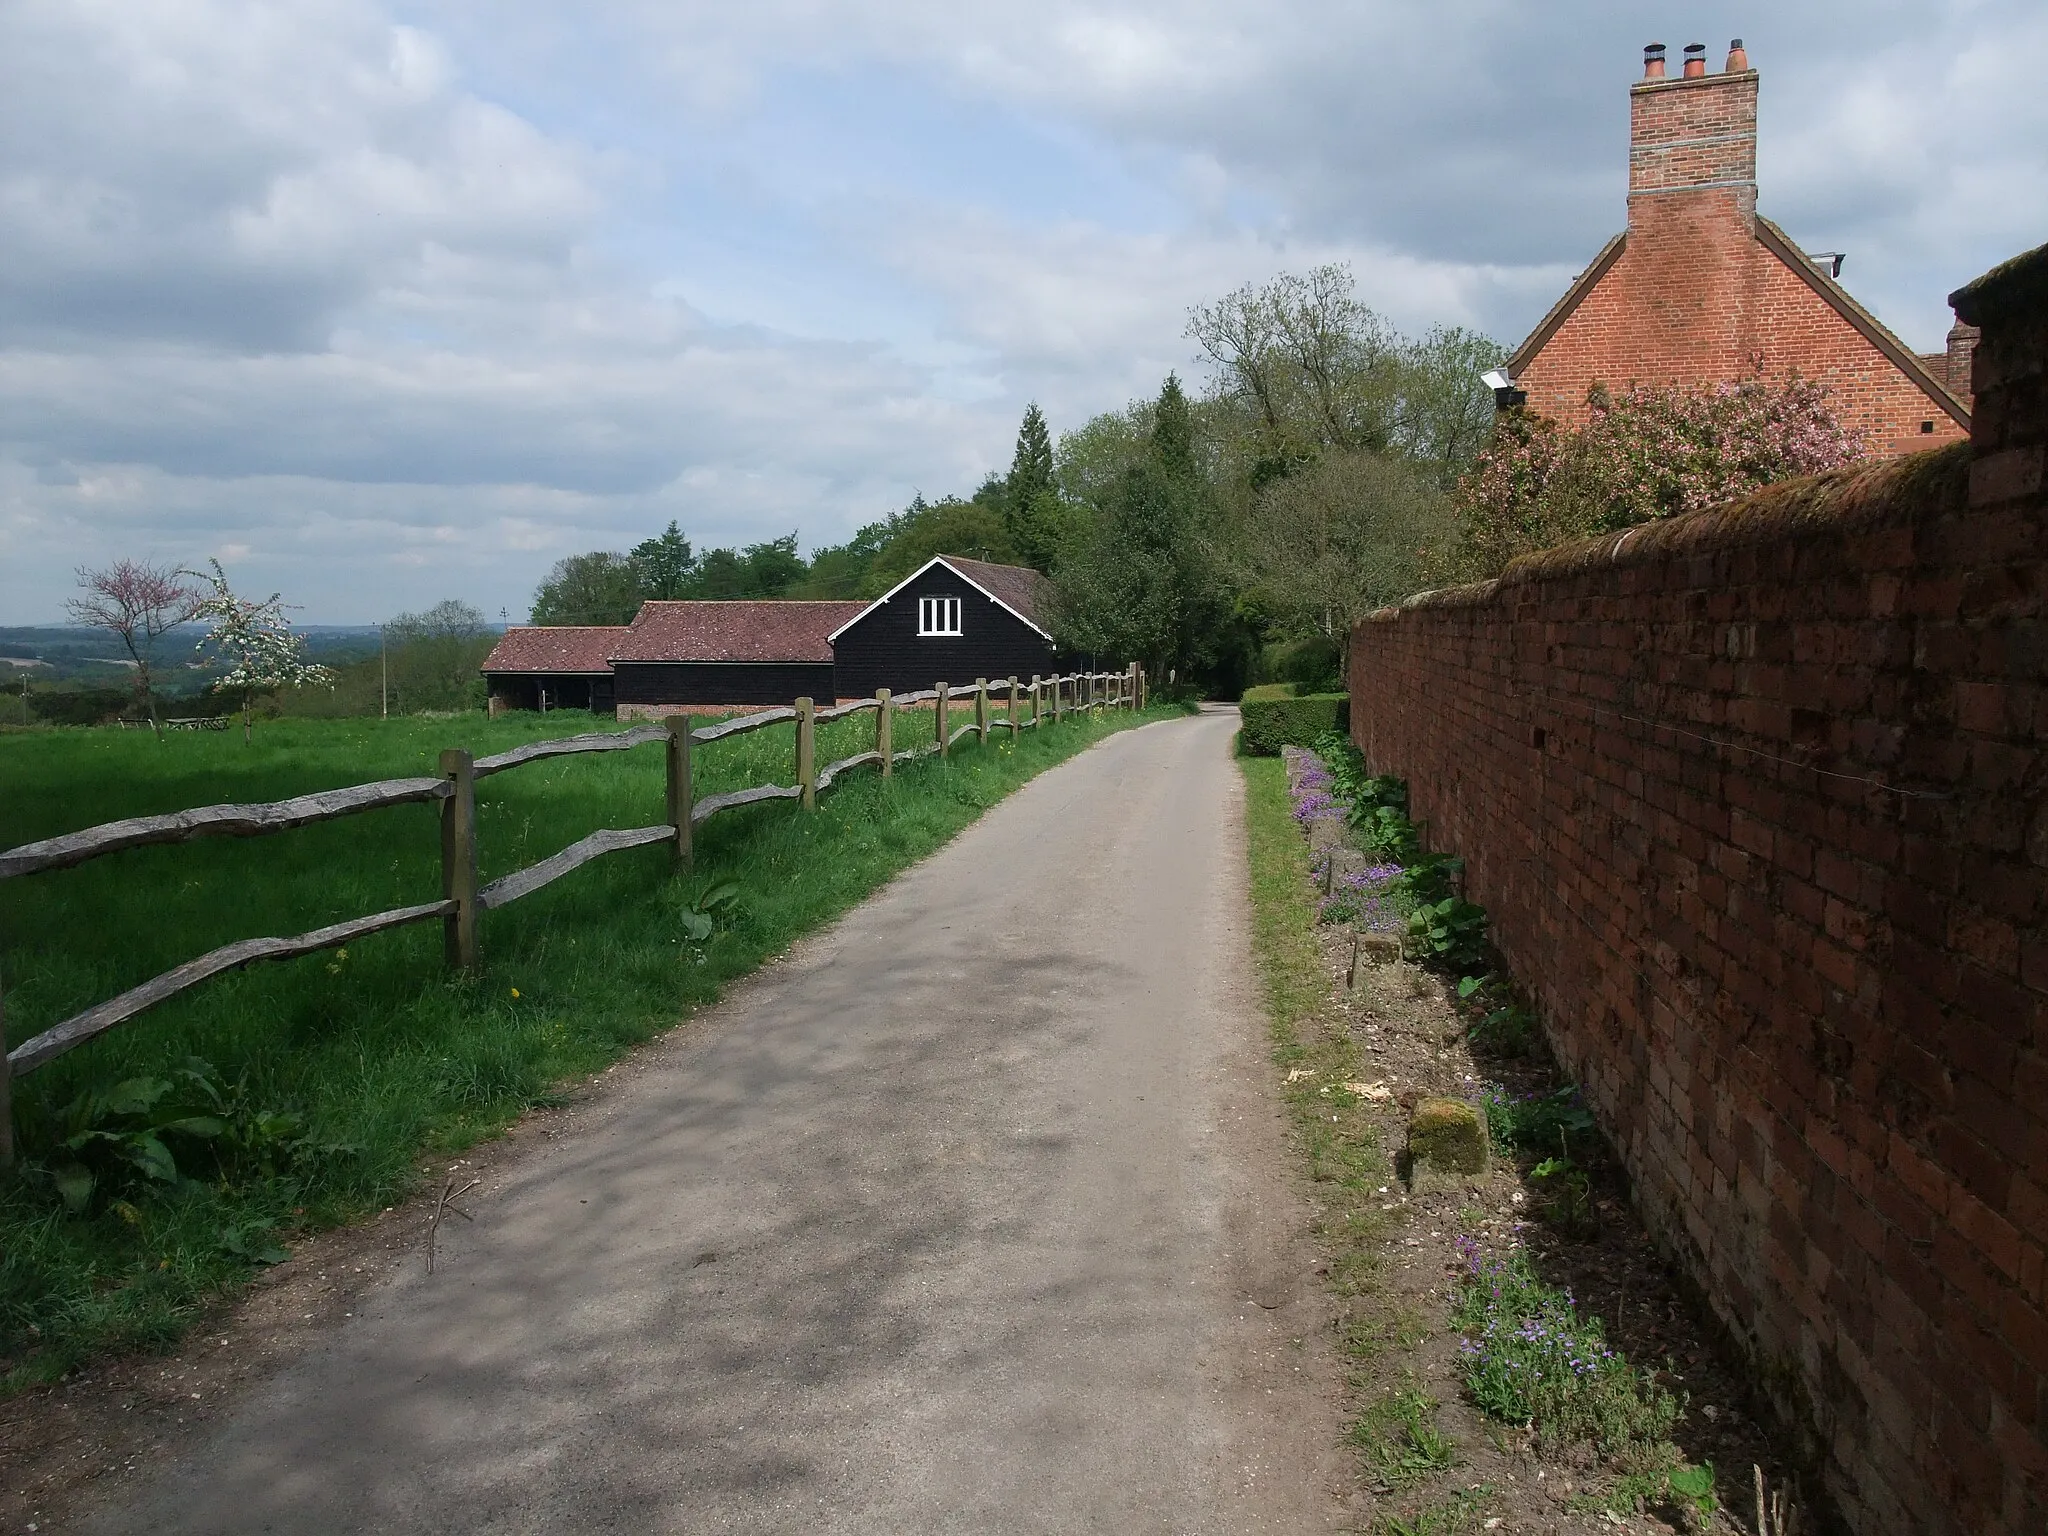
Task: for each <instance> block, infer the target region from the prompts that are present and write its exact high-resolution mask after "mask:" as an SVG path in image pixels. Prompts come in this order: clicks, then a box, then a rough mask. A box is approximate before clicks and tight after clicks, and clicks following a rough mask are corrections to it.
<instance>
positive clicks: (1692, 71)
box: [1685, 43, 1707, 80]
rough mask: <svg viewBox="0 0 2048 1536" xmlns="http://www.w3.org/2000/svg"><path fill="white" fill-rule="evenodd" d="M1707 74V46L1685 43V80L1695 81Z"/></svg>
mask: <svg viewBox="0 0 2048 1536" xmlns="http://www.w3.org/2000/svg"><path fill="white" fill-rule="evenodd" d="M1706 72H1707V45H1706V44H1705V43H1687V44H1686V45H1685V78H1686V79H1688V80H1697V79H1699V78H1700V76H1702V75H1704V74H1705V73H1706Z"/></svg>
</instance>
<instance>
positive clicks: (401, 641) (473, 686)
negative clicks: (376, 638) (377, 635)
mask: <svg viewBox="0 0 2048 1536" xmlns="http://www.w3.org/2000/svg"><path fill="white" fill-rule="evenodd" d="M493 638H494V637H493V636H492V635H491V634H490V633H489V631H488V630H487V629H486V628H485V626H484V616H483V614H482V612H481V611H479V610H478V609H476V608H474V607H472V606H471V605H470V604H468V603H464V602H459V601H457V600H456V599H454V598H447V599H445V600H443V601H441V602H439V603H436V604H435V605H434V606H433V607H431V608H429V609H427V611H426V612H424V613H401V614H399V615H398V617H396V618H394V619H391V620H390V621H388V622H387V623H386V624H385V625H384V643H385V649H386V655H387V658H388V663H389V666H390V673H391V688H392V692H393V693H394V694H395V695H396V696H397V699H398V707H399V709H400V710H401V711H403V712H408V713H416V712H418V711H420V710H423V709H465V708H469V707H471V705H472V704H473V702H474V701H475V698H476V695H477V694H479V693H480V692H482V690H483V680H482V678H481V677H480V676H479V675H478V672H477V669H478V668H479V667H480V666H482V664H483V660H484V657H485V656H487V655H489V654H490V649H491V644H492V641H493Z"/></svg>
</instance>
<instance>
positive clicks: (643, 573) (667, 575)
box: [632, 519, 697, 599]
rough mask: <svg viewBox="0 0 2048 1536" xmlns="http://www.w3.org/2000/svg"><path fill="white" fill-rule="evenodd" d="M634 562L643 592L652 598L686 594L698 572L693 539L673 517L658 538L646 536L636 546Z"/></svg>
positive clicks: (634, 548) (674, 596)
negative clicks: (686, 536)
mask: <svg viewBox="0 0 2048 1536" xmlns="http://www.w3.org/2000/svg"><path fill="white" fill-rule="evenodd" d="M632 559H633V564H634V565H635V566H636V567H638V568H639V572H640V591H641V592H642V594H643V595H645V596H647V597H653V598H664V599H667V598H678V597H683V596H686V595H687V589H688V587H689V584H690V578H691V577H692V576H693V575H695V574H696V570H697V559H696V556H695V555H693V554H692V553H691V552H690V541H689V540H688V539H686V538H684V537H683V530H682V529H680V528H678V527H677V526H676V524H675V522H674V520H673V519H671V520H670V522H669V525H668V528H667V530H666V531H665V532H664V533H662V534H661V535H660V536H659V537H657V538H652V539H643V540H642V541H641V542H640V543H638V544H635V545H634V546H633V555H632Z"/></svg>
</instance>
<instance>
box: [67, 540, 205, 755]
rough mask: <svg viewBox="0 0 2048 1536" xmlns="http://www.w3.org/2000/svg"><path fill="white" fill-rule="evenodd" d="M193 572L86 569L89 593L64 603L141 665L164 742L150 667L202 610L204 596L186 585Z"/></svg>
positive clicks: (148, 707)
mask: <svg viewBox="0 0 2048 1536" xmlns="http://www.w3.org/2000/svg"><path fill="white" fill-rule="evenodd" d="M188 574H189V573H188V572H185V571H181V570H178V569H176V568H174V567H171V566H162V565H151V564H150V563H149V562H148V561H146V560H117V561H115V562H114V563H113V564H112V565H109V566H104V567H101V568H99V569H97V570H95V569H93V568H92V567H90V566H80V567H79V568H78V584H79V586H81V587H83V588H84V589H85V595H84V596H83V597H74V598H72V599H71V600H70V601H69V602H67V603H65V605H64V610H65V612H67V613H69V614H70V615H71V617H72V618H73V619H75V620H77V621H78V622H79V623H80V624H89V625H91V626H92V627H93V628H94V629H104V630H105V631H106V632H107V633H108V634H110V635H112V636H114V638H115V639H117V640H119V641H120V642H121V645H122V648H123V649H125V650H126V651H127V652H128V657H129V660H130V661H131V662H132V663H133V664H134V666H135V693H136V697H137V698H138V699H139V700H140V702H141V704H142V707H143V709H144V711H145V712H146V713H147V714H148V715H149V724H150V728H151V729H152V730H154V731H155V732H156V734H157V739H158V740H159V741H161V740H162V739H163V734H164V728H163V725H162V723H161V722H160V721H159V720H158V719H157V716H156V692H155V689H154V688H153V687H152V685H151V680H150V668H151V663H152V662H153V661H154V660H155V654H156V643H157V641H158V640H159V639H161V638H162V637H163V635H164V633H165V631H167V630H170V629H173V628H175V627H176V626H178V625H180V624H184V623H187V622H189V621H190V620H191V619H192V618H194V617H195V616H196V615H197V613H198V611H199V593H198V592H197V591H196V590H194V589H193V587H192V586H191V585H190V584H189V583H187V582H186V580H185V577H186V576H187V575H188Z"/></svg>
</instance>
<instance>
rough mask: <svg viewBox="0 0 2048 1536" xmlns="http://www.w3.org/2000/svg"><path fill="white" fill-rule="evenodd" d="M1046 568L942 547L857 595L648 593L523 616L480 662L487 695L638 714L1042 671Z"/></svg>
mask: <svg viewBox="0 0 2048 1536" xmlns="http://www.w3.org/2000/svg"><path fill="white" fill-rule="evenodd" d="M1044 596H1045V578H1044V577H1043V576H1041V575H1039V573H1038V572H1036V571H1033V570H1027V569H1026V568H1024V567H1023V566H1016V565H992V564H990V563H989V562H987V561H985V560H967V559H963V558H961V557H959V556H957V555H939V556H936V557H934V558H933V559H932V560H930V561H928V562H926V563H925V564H924V565H923V566H921V567H920V568H919V569H918V570H917V571H916V572H914V573H913V574H912V575H910V576H909V577H907V578H906V579H905V580H903V581H901V582H899V583H898V584H897V585H896V586H895V587H893V588H891V589H890V590H889V591H888V592H887V593H885V594H884V595H883V596H881V597H879V598H877V599H875V600H874V601H873V602H871V603H867V602H810V601H798V600H795V599H782V598H774V599H741V600H736V601H730V602H664V601H650V602H646V603H642V604H641V605H640V611H639V612H638V613H637V614H635V615H634V617H633V622H632V623H631V624H622V625H531V626H527V625H522V626H519V627H516V628H513V629H509V630H507V631H506V632H505V635H504V637H503V638H502V639H501V640H500V641H499V642H498V644H497V646H496V647H495V648H494V649H493V650H492V652H491V654H490V656H489V657H488V658H487V659H486V660H485V662H484V664H483V673H484V676H485V678H486V679H487V680H488V681H489V684H490V690H491V708H492V711H493V712H494V713H495V712H496V711H498V710H501V709H561V708H577V709H584V708H587V709H590V710H592V711H593V712H595V713H609V712H610V711H612V710H613V709H614V708H616V710H617V712H618V713H619V714H620V715H623V716H627V717H633V716H648V715H661V714H670V713H674V712H675V711H677V710H678V709H684V708H691V707H700V708H704V709H707V710H729V709H734V708H740V707H745V706H749V705H766V704H788V703H790V702H792V701H793V700H795V699H798V698H811V699H815V700H817V701H818V702H819V703H821V704H822V703H826V702H829V701H830V700H832V699H835V698H838V699H854V698H872V697H873V696H874V694H875V692H876V690H878V689H881V688H887V689H889V690H890V691H891V692H893V693H916V692H920V691H922V690H924V689H926V688H929V687H931V686H932V685H933V684H934V683H941V682H943V683H947V684H950V685H953V686H955V687H959V686H964V685H966V684H970V683H972V682H974V680H975V679H976V678H983V677H985V678H988V679H989V680H991V681H994V680H996V679H999V678H1007V677H1017V678H1029V677H1031V676H1032V675H1033V674H1034V673H1037V674H1040V675H1050V674H1051V673H1052V671H1053V668H1054V666H1055V664H1056V663H1055V658H1054V654H1053V643H1052V636H1051V635H1050V634H1049V633H1048V632H1047V630H1046V625H1045V618H1044V610H1043V604H1044Z"/></svg>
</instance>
